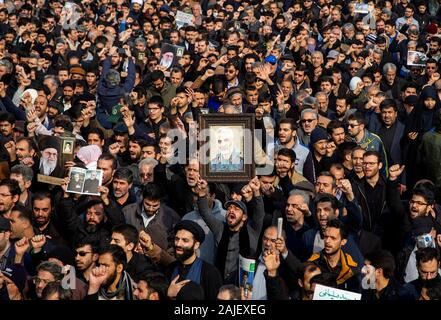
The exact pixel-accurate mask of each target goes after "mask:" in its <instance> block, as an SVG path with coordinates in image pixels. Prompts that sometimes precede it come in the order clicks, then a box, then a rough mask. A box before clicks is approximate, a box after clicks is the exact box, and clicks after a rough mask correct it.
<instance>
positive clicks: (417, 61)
mask: <svg viewBox="0 0 441 320" xmlns="http://www.w3.org/2000/svg"><path fill="white" fill-rule="evenodd" d="M426 61H427V56H426V55H425V54H424V53H422V52H419V51H408V52H407V65H408V66H420V67H424V66H425V65H426Z"/></svg>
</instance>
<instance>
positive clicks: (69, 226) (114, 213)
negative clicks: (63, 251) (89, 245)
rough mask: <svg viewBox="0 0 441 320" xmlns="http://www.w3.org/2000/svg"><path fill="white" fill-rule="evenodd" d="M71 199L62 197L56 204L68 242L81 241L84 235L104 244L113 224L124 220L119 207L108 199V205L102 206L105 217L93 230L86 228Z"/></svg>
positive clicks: (107, 241) (107, 240)
mask: <svg viewBox="0 0 441 320" xmlns="http://www.w3.org/2000/svg"><path fill="white" fill-rule="evenodd" d="M75 207H76V206H75V204H74V202H73V200H72V199H71V198H70V197H69V198H64V199H62V200H60V202H59V204H58V210H57V211H58V212H59V215H60V222H62V223H63V224H64V228H65V230H66V232H67V234H66V238H68V240H69V242H70V244H74V243H76V242H77V241H81V240H82V239H84V238H86V237H88V238H89V237H91V238H92V239H93V240H95V241H97V242H99V243H100V244H101V245H106V244H108V243H109V242H110V236H111V230H112V228H113V227H114V226H116V225H118V224H122V223H124V222H125V220H124V215H123V214H122V212H121V210H120V209H119V207H118V206H117V205H116V204H115V202H113V201H112V200H110V203H109V205H108V206H104V213H105V215H106V217H107V219H106V220H105V221H104V222H103V223H102V224H101V225H100V226H98V228H97V230H96V231H95V232H91V231H89V230H87V228H86V223H85V222H84V221H83V220H82V219H81V218H80V216H79V214H78V213H77V212H76V208H75Z"/></svg>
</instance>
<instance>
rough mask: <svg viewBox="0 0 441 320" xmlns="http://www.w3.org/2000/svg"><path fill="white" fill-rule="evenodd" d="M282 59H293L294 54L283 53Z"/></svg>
mask: <svg viewBox="0 0 441 320" xmlns="http://www.w3.org/2000/svg"><path fill="white" fill-rule="evenodd" d="M282 59H283V60H290V61H294V56H293V55H292V54H291V53H287V54H284V55H283V58H282Z"/></svg>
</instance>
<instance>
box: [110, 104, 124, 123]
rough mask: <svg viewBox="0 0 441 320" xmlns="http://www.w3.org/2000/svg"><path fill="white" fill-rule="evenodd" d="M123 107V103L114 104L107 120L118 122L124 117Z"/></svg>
mask: <svg viewBox="0 0 441 320" xmlns="http://www.w3.org/2000/svg"><path fill="white" fill-rule="evenodd" d="M121 108H122V104H117V105H116V106H113V108H112V114H111V115H110V116H109V117H108V118H107V121H109V122H112V123H118V121H119V120H121V119H122V113H121Z"/></svg>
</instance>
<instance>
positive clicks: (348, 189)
mask: <svg viewBox="0 0 441 320" xmlns="http://www.w3.org/2000/svg"><path fill="white" fill-rule="evenodd" d="M340 190H341V191H343V193H344V194H345V195H346V198H348V200H349V201H352V200H354V198H355V197H354V192H353V191H352V185H351V182H350V181H349V180H348V179H342V180H340Z"/></svg>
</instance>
